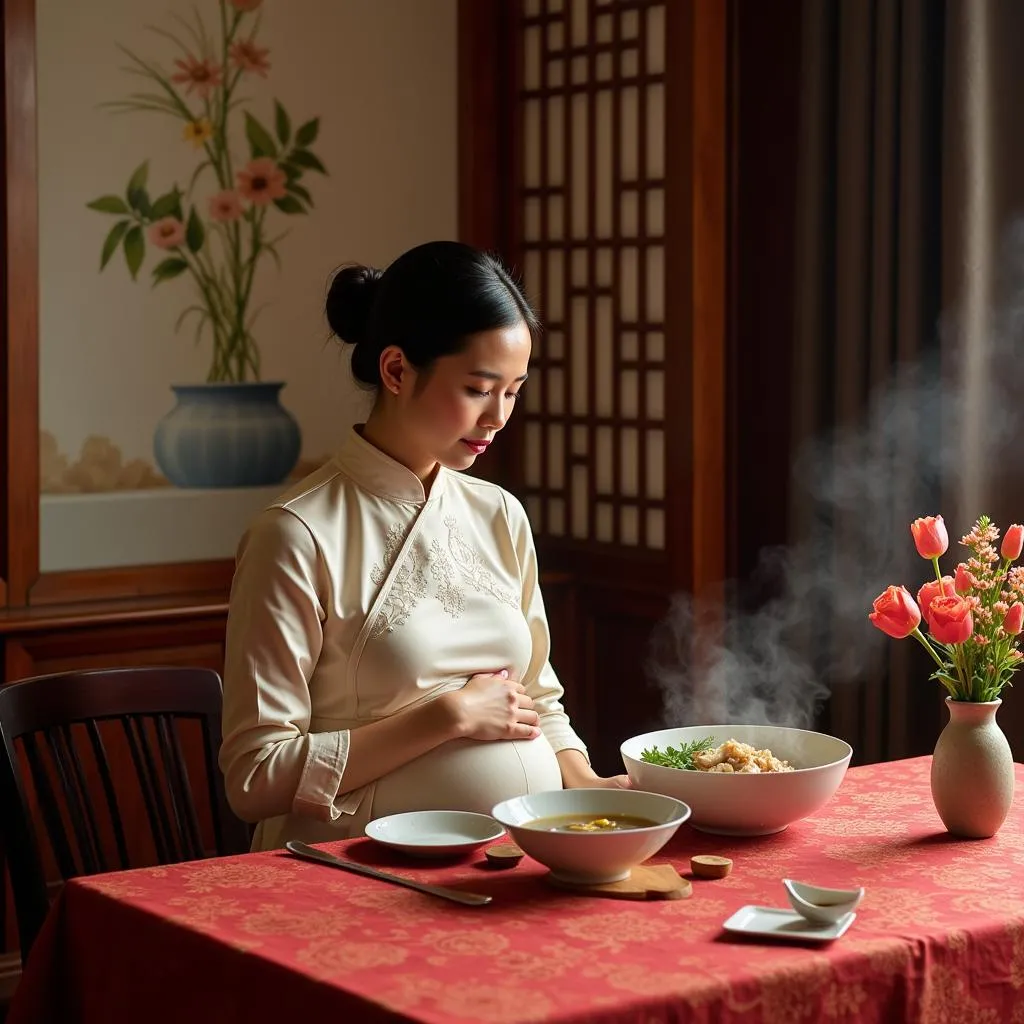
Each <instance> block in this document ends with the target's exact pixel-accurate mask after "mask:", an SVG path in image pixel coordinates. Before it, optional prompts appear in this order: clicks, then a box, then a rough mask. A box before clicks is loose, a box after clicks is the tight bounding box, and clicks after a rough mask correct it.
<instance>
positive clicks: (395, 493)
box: [337, 423, 447, 505]
mask: <svg viewBox="0 0 1024 1024" xmlns="http://www.w3.org/2000/svg"><path fill="white" fill-rule="evenodd" d="M362 427H363V424H361V423H358V424H356V425H355V426H354V427H353V428H352V429H351V430H350V431H349V432H348V435H347V436H346V438H345V440H344V441H343V442H342V445H341V449H340V451H339V452H338V455H337V461H338V464H339V465H340V466H341V468H342V469H343V470H344V471H345V473H346V474H348V476H349V477H351V478H352V480H354V481H355V482H356V483H357V484H358V485H359V486H360V487H362V488H363V489H364V490H367V491H370V492H371V493H372V494H376V495H377V496H378V497H380V498H389V499H391V500H392V501H408V502H414V503H416V504H419V505H423V504H426V502H427V501H430V500H433V499H434V498H436V497H437V496H438V495H439V494H440V493H441V492H442V491H443V490H444V484H445V474H446V473H447V470H446V469H445V468H444V466H438V467H437V472H436V474H435V475H434V480H433V483H431V485H430V493H429V494H428V493H427V491H426V489H425V488H424V486H423V481H422V480H420V478H419V477H418V476H417V475H416V474H415V473H414V472H413V471H412V470H411V469H408V468H407V467H406V466H403V465H402V464H401V463H400V462H397V461H395V459H393V458H391V456H390V455H386V454H385V453H384V452H382V451H381V450H380V449H379V448H377V447H375V446H374V445H372V444H370V442H369V441H367V440H366V439H365V438H364V437H363V435H362Z"/></svg>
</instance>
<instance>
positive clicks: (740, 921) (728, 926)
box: [722, 906, 857, 942]
mask: <svg viewBox="0 0 1024 1024" xmlns="http://www.w3.org/2000/svg"><path fill="white" fill-rule="evenodd" d="M856 919H857V915H856V914H855V913H854V912H853V911H850V913H848V914H844V915H843V916H842V917H841V918H839V920H838V921H836V922H835V923H834V924H828V925H814V924H811V922H810V921H808V920H807V918H805V917H802V916H801V915H800V914H798V913H797V912H796V911H795V910H782V909H781V908H778V907H754V906H749V907H741V908H740V909H739V910H737V911H736V913H735V914H733V915H732V917H730V918H729V920H728V921H726V922H725V924H724V925H722V927H723V928H724V929H725V930H726V931H727V932H735V933H736V934H738V935H757V936H761V937H764V938H769V939H793V940H798V941H800V942H831V941H832V940H833V939H838V938H839V937H840V936H841V935H843V934H845V933H846V930H847V929H848V928H849V927H850V925H851V924H853V922H854V921H855V920H856Z"/></svg>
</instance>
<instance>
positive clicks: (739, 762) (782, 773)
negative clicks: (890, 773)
mask: <svg viewBox="0 0 1024 1024" xmlns="http://www.w3.org/2000/svg"><path fill="white" fill-rule="evenodd" d="M620 751H621V754H622V761H623V764H624V765H625V766H626V771H627V772H628V773H629V777H630V780H631V781H632V783H633V785H634V786H635V787H636V788H637V789H639V790H646V791H647V792H651V793H662V794H664V795H665V796H673V797H675V798H676V799H677V800H682V801H684V802H685V803H687V804H688V805H689V806H690V808H691V811H692V815H691V818H690V821H691V823H692V824H693V826H694V828H697V829H700V830H701V831H703V832H714V833H718V834H721V835H736V836H756V835H768V834H770V833H772V832H781V831H782V829H784V828H786V827H787V826H788V825H790V824H792V823H793V822H794V821H799V820H800V819H801V818H806V817H808V816H809V815H811V814H814V813H815V812H816V811H818V810H819V809H820V808H821V807H823V806H824V805H825V804H826V803H828V801H829V800H831V799H832V797H833V795H834V794H835V792H836V790H837V789H838V788H839V785H840V783H841V782H842V781H843V777H844V776H845V774H846V769H847V767H848V766H849V764H850V758H851V757H852V756H853V748H852V747H851V746H850V745H849V744H848V743H847V742H845V741H844V740H841V739H839V738H837V737H835V736H828V735H826V734H825V733H820V732H811V731H809V730H806V729H790V728H786V727H783V726H773V725H696V726H688V727H686V728H680V729H661V730H658V731H656V732H648V733H643V734H642V735H640V736H633V737H631V738H630V739H628V740H626V742H625V743H623V744H622V746H621V748H620Z"/></svg>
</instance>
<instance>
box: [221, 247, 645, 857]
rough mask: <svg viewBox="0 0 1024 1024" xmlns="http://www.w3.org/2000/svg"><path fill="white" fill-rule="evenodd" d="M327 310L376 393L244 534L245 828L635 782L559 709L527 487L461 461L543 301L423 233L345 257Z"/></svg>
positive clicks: (284, 829) (347, 820)
mask: <svg viewBox="0 0 1024 1024" xmlns="http://www.w3.org/2000/svg"><path fill="white" fill-rule="evenodd" d="M327 319H328V322H329V323H330V325H331V328H332V330H333V331H334V333H335V334H336V335H337V337H338V338H339V339H340V340H341V341H342V342H343V343H345V344H348V345H351V346H353V348H352V373H353V375H354V376H355V378H356V380H357V381H358V382H360V383H361V384H363V385H366V386H368V387H371V388H373V389H374V390H375V391H376V400H375V402H374V405H373V409H372V411H371V413H370V415H369V416H368V418H367V421H366V423H365V424H362V425H358V426H356V427H354V428H353V430H352V431H351V433H350V434H349V435H348V437H347V438H346V439H345V441H344V443H343V444H342V447H341V450H340V451H339V452H338V454H337V455H336V456H335V457H334V458H333V459H332V460H331V461H329V462H328V463H327V464H326V465H324V466H323V467H322V468H321V469H319V470H318V471H317V472H315V473H313V474H312V475H311V476H309V477H307V478H306V479H305V480H303V481H301V482H300V483H298V484H296V485H295V486H294V487H293V488H292V489H291V490H290V491H288V492H287V493H285V494H284V495H283V496H282V497H281V498H280V499H279V500H278V501H277V502H275V503H274V504H273V505H272V506H271V507H270V508H268V509H266V510H264V512H262V513H261V514H260V516H259V517H258V518H257V519H256V520H255V522H254V523H253V524H252V526H251V527H250V528H249V530H248V532H247V533H246V535H245V537H244V538H243V539H242V542H241V544H240V546H239V551H238V558H237V565H236V570H235V577H234V582H233V584H232V590H231V605H230V612H229V615H228V630H227V653H226V661H225V670H224V741H223V745H222V748H221V753H220V763H221V767H222V769H223V771H224V774H225V777H226V781H227V790H228V797H229V800H230V802H231V805H232V807H233V808H234V810H235V812H236V813H237V814H238V815H239V816H240V817H242V818H243V819H245V820H247V821H251V822H256V823H257V828H256V834H255V837H254V841H253V848H254V849H270V848H275V847H279V846H283V845H284V843H285V842H286V841H288V840H289V839H300V840H304V841H306V842H322V841H326V840H330V839H341V838H345V837H347V836H351V835H358V834H361V832H362V830H363V827H364V826H365V824H366V822H367V821H369V820H371V819H372V818H376V817H380V816H381V815H384V814H393V813H396V812H400V811H409V810H427V809H433V808H452V809H458V810H469V811H481V812H485V813H486V812H489V811H490V809H491V807H492V806H493V805H494V804H495V803H497V802H499V801H501V800H504V799H506V798H508V797H511V796H519V795H522V794H524V793H532V792H538V791H540V790H545V789H557V788H561V787H562V786H566V787H570V786H628V785H629V782H628V778H627V777H625V776H616V777H613V778H610V779H603V778H600V777H598V776H597V775H596V774H595V772H594V771H593V769H592V768H591V767H590V763H589V761H588V759H587V756H586V748H585V747H584V745H583V743H582V742H581V741H580V739H579V737H578V736H577V735H576V733H575V732H574V731H573V728H572V726H571V725H570V723H569V719H568V717H567V716H566V714H565V712H564V710H563V709H562V705H561V697H562V687H561V684H560V683H559V681H558V679H557V677H556V675H555V673H554V671H553V670H552V668H551V666H550V664H549V663H548V652H549V646H550V642H549V635H548V626H547V620H546V618H545V614H544V604H543V600H542V598H541V593H540V589H539V585H538V571H537V558H536V553H535V551H534V545H533V536H532V533H531V530H530V524H529V522H528V520H527V518H526V513H525V511H524V509H523V507H522V505H521V504H520V503H519V502H518V501H517V500H516V499H515V498H514V497H513V496H512V495H510V494H508V493H507V492H506V491H504V490H502V489H501V488H500V487H497V486H495V485H494V484H492V483H488V482H485V481H482V480H479V479H476V478H474V477H471V476H467V475H465V474H464V473H463V472H461V471H463V470H466V469H469V468H470V467H471V466H472V465H473V463H474V462H475V461H476V459H477V458H479V457H481V456H484V457H486V455H485V453H486V452H487V449H488V447H489V446H490V444H491V443H492V441H494V439H495V437H496V435H497V434H498V432H499V431H500V430H501V429H502V427H504V426H505V424H506V423H507V422H508V418H509V416H510V415H511V413H512V410H513V408H514V406H515V402H516V399H517V397H518V395H519V392H520V389H521V388H522V386H523V384H524V382H525V381H526V376H527V366H528V363H529V358H530V351H531V348H532V345H533V342H534V340H535V338H536V336H537V334H538V333H539V325H538V321H537V317H536V314H535V313H534V312H533V310H532V309H531V308H530V306H529V304H528V303H527V301H526V299H525V298H524V296H523V294H522V293H521V291H520V290H519V288H518V287H517V285H516V284H515V282H514V281H513V280H512V278H511V276H510V275H509V273H508V272H507V271H506V269H505V268H504V267H503V266H502V265H501V264H500V263H499V262H498V261H497V260H496V259H495V258H494V257H492V256H490V255H487V254H484V253H481V252H478V251H477V250H475V249H472V248H470V247H468V246H465V245H462V244H459V243H456V242H431V243H428V244H426V245H421V246H418V247H417V248H415V249H412V250H410V251H409V252H407V253H405V254H404V255H403V256H401V257H399V258H398V259H397V260H396V261H395V262H394V263H393V264H391V266H390V267H388V269H387V270H386V271H385V272H383V273H381V272H379V271H377V270H373V269H371V268H368V267H363V266H349V267H344V268H342V269H341V270H340V271H339V272H338V273H337V274H336V275H335V277H334V280H333V281H332V283H331V287H330V291H329V294H328V297H327Z"/></svg>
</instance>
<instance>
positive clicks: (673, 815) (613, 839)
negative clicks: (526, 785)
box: [491, 789, 690, 885]
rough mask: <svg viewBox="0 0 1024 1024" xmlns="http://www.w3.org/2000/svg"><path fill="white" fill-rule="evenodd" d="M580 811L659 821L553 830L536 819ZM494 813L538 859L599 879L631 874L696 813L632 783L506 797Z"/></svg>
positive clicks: (583, 879) (565, 875)
mask: <svg viewBox="0 0 1024 1024" xmlns="http://www.w3.org/2000/svg"><path fill="white" fill-rule="evenodd" d="M568 814H573V815H575V814H579V815H580V816H581V817H584V818H587V819H589V820H593V819H596V818H614V817H615V816H616V815H620V814H621V815H630V816H632V817H636V818H646V819H647V820H649V821H653V822H656V823H657V824H655V825H651V826H649V827H646V828H631V829H622V830H621V831H615V832H551V831H548V830H546V829H544V828H538V827H534V826H532V825H531V823H532V822H535V821H537V820H538V819H542V818H554V817H560V816H562V815H568ZM491 815H492V817H493V818H494V819H495V820H496V821H498V822H500V823H501V824H502V825H504V826H505V828H506V829H507V830H508V832H509V834H510V835H511V836H512V838H513V839H514V840H515V842H516V844H517V845H518V846H520V847H521V848H522V849H523V850H524V851H525V852H526V853H528V854H529V855H530V856H531V857H533V859H534V860H538V861H540V863H541V864H544V865H545V866H546V867H549V868H550V869H551V873H552V875H554V876H555V877H556V878H558V879H560V880H562V881H565V882H575V883H580V884H584V885H597V884H602V883H605V882H619V881H621V880H622V879H624V878H628V877H629V873H630V871H631V870H632V868H634V867H635V866H636V865H637V864H642V863H643V862H644V861H645V860H647V858H648V857H651V856H653V855H654V854H655V853H657V852H658V850H660V849H661V848H662V847H663V846H664V845H665V843H667V842H668V841H669V839H671V838H672V836H673V835H674V834H675V831H676V829H678V828H679V826H680V825H682V823H683V822H684V821H686V819H687V818H688V817H689V816H690V808H689V807H687V806H686V804H685V803H682V802H681V801H679V800H675V799H673V798H672V797H670V796H664V795H662V794H659V793H641V792H639V791H637V790H630V789H556V790H550V791H547V792H544V793H530V794H528V795H527V796H517V797H513V798H512V799H511V800H504V801H502V803H500V804H498V805H497V806H495V807H494V808H493V810H492V811H491Z"/></svg>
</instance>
